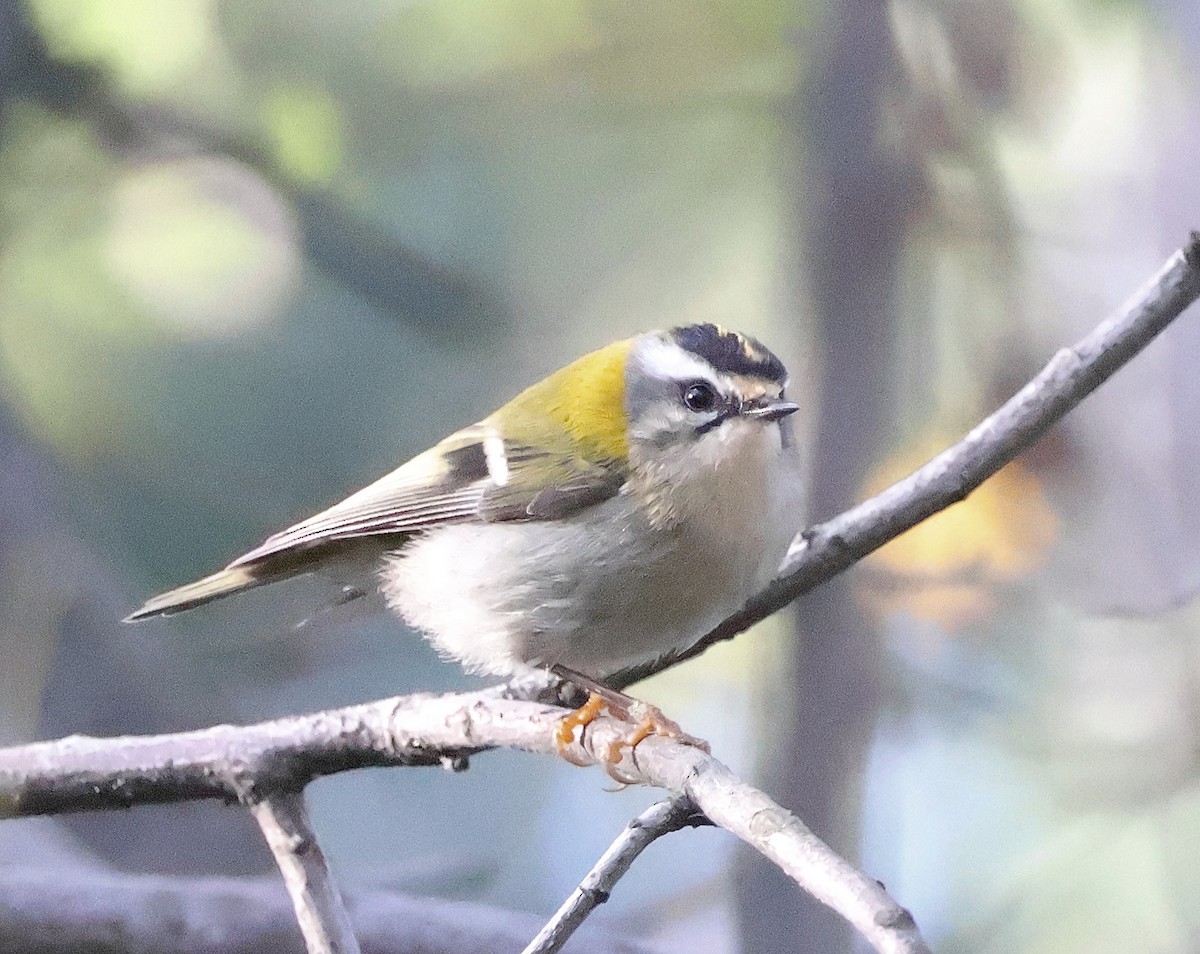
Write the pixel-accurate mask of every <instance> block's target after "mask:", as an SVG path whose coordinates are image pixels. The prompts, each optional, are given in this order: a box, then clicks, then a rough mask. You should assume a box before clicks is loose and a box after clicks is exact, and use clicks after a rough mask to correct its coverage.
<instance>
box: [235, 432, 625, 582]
mask: <svg viewBox="0 0 1200 954" xmlns="http://www.w3.org/2000/svg"><path fill="white" fill-rule="evenodd" d="M624 480H625V476H624V468H622V467H619V466H618V465H616V464H608V463H594V462H590V461H587V460H584V459H582V458H579V457H571V456H562V455H555V454H553V453H551V452H547V451H544V450H535V449H532V448H529V447H523V446H513V445H508V444H505V442H504V441H502V440H501V438H500V437H499V436H498V435H497V434H496V433H495V432H494V431H493V430H492V429H491V428H490V427H488V426H487V425H486V424H477V425H473V426H471V427H468V428H464V429H463V430H461V431H459V432H458V433H456V434H453V435H451V436H450V437H448V438H446V439H445V440H444V441H442V442H441V443H440V444H438V445H437V446H436V447H433V448H431V449H430V450H428V451H426V452H425V453H423V454H421V455H419V456H417V457H414V458H413V459H412V460H410V461H409V462H408V463H406V464H404V465H403V466H401V467H399V468H398V469H396V470H394V471H392V472H391V473H390V474H388V475H387V476H385V477H382V478H380V479H379V480H377V481H375V483H373V484H370V485H369V486H367V487H365V488H363V489H362V490H360V491H358V493H356V494H353V495H351V496H350V497H347V498H346V499H345V500H343V501H342V502H341V503H338V504H334V505H333V506H332V507H330V508H329V509H328V510H324V511H322V512H321V513H318V514H316V515H314V516H312V517H309V518H308V519H307V520H304V521H302V522H300V523H298V524H296V525H295V526H293V527H289V528H288V529H286V530H282V531H280V532H279V533H276V534H274V535H273V536H271V537H268V538H267V539H266V540H264V541H263V542H262V543H261V544H260V545H259V546H257V547H255V548H254V549H253V550H251V551H250V552H249V553H246V554H244V555H243V556H240V557H238V559H236V560H234V561H233V563H231V564H230V565H229V567H228V569H233V568H235V567H241V566H247V565H251V564H256V563H259V562H261V561H262V560H264V559H266V558H268V557H273V556H276V555H277V554H283V553H296V552H297V551H301V550H308V549H310V548H312V547H315V546H318V545H321V544H325V543H330V542H333V541H337V540H353V539H358V538H361V537H369V536H378V535H388V536H403V535H406V534H410V533H416V532H419V531H422V530H428V529H430V528H432V527H436V526H440V525H443V524H448V523H461V522H465V521H472V520H475V521H484V522H496V521H513V520H557V519H562V518H564V517H567V516H570V515H571V514H573V513H575V512H577V511H579V510H582V509H584V508H586V507H589V506H591V505H593V504H596V503H599V502H601V501H603V500H606V499H608V498H609V497H611V496H613V495H614V494H616V493H617V492H618V491H619V490H620V488H621V485H622V484H623V483H624Z"/></svg>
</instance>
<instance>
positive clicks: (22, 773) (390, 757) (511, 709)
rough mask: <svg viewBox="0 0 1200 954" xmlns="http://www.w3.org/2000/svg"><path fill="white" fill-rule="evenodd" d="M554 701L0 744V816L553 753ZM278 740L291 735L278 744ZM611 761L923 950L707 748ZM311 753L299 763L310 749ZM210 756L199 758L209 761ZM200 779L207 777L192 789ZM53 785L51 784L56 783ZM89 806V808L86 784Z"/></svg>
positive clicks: (366, 711) (920, 953) (859, 880)
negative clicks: (484, 753)
mask: <svg viewBox="0 0 1200 954" xmlns="http://www.w3.org/2000/svg"><path fill="white" fill-rule="evenodd" d="M562 717H563V710H562V709H561V708H559V707H557V706H547V705H542V704H540V703H535V702H523V701H520V700H512V699H504V698H501V697H499V696H498V695H497V694H496V693H495V692H493V691H483V692H477V693H462V694H451V695H442V696H431V695H421V696H403V697H399V698H395V699H384V700H381V701H378V702H372V703H366V704H363V705H358V706H349V707H346V708H344V709H331V710H327V711H325V712H320V713H314V714H311V715H305V716H298V717H293V718H289V719H276V720H274V721H271V722H264V723H261V724H259V725H251V726H245V727H243V728H234V727H232V726H217V727H215V728H212V729H204V730H201V731H198V732H184V733H179V734H176V735H162V736H152V737H144V738H137V737H127V738H116V739H93V738H87V737H83V736H73V737H71V738H69V739H64V740H62V741H61V742H42V743H36V744H33V745H26V746H18V747H16V748H10V749H0V813H2V812H3V811H7V813H8V814H9V815H30V814H45V813H50V812H56V811H78V810H80V809H85V808H89V807H115V806H119V805H124V804H127V803H128V797H129V796H128V793H129V792H131V791H133V792H138V793H141V794H142V795H144V796H145V797H147V798H148V799H150V800H153V801H172V800H182V799H191V798H197V797H216V798H224V799H227V800H232V799H237V798H241V797H243V796H244V793H245V790H246V789H247V788H248V787H249V780H251V779H253V780H255V784H254V786H253V791H254V797H255V798H256V799H261V798H265V797H267V796H269V795H271V794H273V793H274V792H278V791H284V792H287V791H295V790H296V789H297V788H298V787H299V786H300V785H303V784H304V783H305V782H307V781H309V780H310V779H312V778H314V777H316V776H317V775H321V774H327V773H328V772H329V771H339V770H341V769H343V768H345V767H347V766H349V765H354V764H367V765H382V764H397V765H411V764H430V763H431V762H436V761H438V760H439V756H446V755H447V754H448V753H449V754H453V756H454V757H455V758H460V757H462V756H465V755H469V754H471V753H473V752H478V751H481V750H482V749H485V748H491V747H495V746H505V747H508V748H516V749H522V750H524V751H527V752H536V753H541V754H547V755H552V754H555V753H557V751H558V744H557V742H556V740H555V730H556V729H557V727H558V723H559V722H560V721H561V719H562ZM628 731H629V727H628V725H627V724H626V723H624V722H622V721H620V720H618V719H616V718H613V717H612V716H610V715H603V716H600V717H599V718H597V719H596V720H595V721H594V722H592V723H591V724H590V725H589V726H588V727H587V730H586V731H585V732H583V733H582V734H581V737H580V738H579V739H577V740H576V741H575V742H574V743H573V744H572V745H571V746H570V748H569V751H568V753H567V754H568V755H569V756H570V757H571V759H572V760H573V761H575V762H578V763H580V764H584V763H593V764H604V765H607V764H608V762H607V759H608V753H609V752H610V750H612V749H613V747H614V746H617V745H619V744H621V743H622V742H623V741H624V739H625V738H626V737H627V734H628ZM288 740H291V743H290V744H289V742H288ZM623 751H624V757H623V758H622V760H621V761H620V762H619V763H618V764H616V765H615V766H613V769H614V771H615V772H617V773H618V774H619V775H620V776H622V777H626V778H629V779H630V780H631V781H633V782H639V783H643V784H648V785H654V786H657V787H659V788H665V789H668V790H669V791H671V792H674V793H676V794H681V795H686V796H687V797H688V798H690V799H691V801H692V802H693V804H694V805H695V806H696V808H697V809H699V810H700V811H701V812H703V813H704V814H705V815H706V816H707V817H708V818H709V819H711V820H712V822H713V823H714V824H716V825H719V826H720V827H722V828H725V829H727V830H728V831H730V832H732V833H733V834H735V835H737V837H739V838H741V839H742V840H743V841H745V842H746V843H747V844H749V845H751V846H752V847H754V848H756V849H757V850H759V851H761V852H762V853H763V854H765V855H766V856H767V857H768V858H770V859H772V860H773V861H775V862H776V863H777V864H779V865H780V867H781V868H783V870H784V871H786V872H787V873H788V874H789V875H790V876H791V877H792V878H794V879H795V880H796V881H797V883H798V884H800V885H801V886H802V887H804V888H805V890H808V891H811V892H812V893H813V894H814V896H816V897H817V898H818V899H820V900H821V901H823V902H824V903H826V904H829V905H830V906H831V907H833V908H834V910H836V911H837V912H838V913H839V914H841V915H842V917H844V918H846V920H848V921H849V922H850V923H851V924H853V925H854V926H855V927H856V928H858V929H859V931H861V932H862V933H863V935H864V937H866V938H867V940H869V941H870V942H871V943H872V944H873V945H874V946H875V948H876V949H877V950H878V951H881V952H894V954H899V952H904V954H924V952H926V951H928V948H927V947H926V946H925V944H924V942H923V941H922V940H921V938H920V935H919V933H918V932H917V929H916V927H915V925H914V924H913V921H912V917H911V916H910V915H909V913H908V912H907V911H906V910H904V908H902V907H901V906H900V905H899V904H897V903H896V902H895V901H894V900H892V899H891V898H890V897H889V896H888V895H887V893H886V892H885V891H884V890H883V889H882V888H881V887H880V886H879V884H878V883H877V882H875V881H873V880H871V879H870V878H868V877H867V876H866V875H864V874H862V873H860V872H859V871H857V870H856V869H855V868H854V867H853V866H851V865H850V864H849V863H848V862H846V861H845V860H843V859H842V858H840V857H838V855H837V854H835V853H834V852H833V851H832V850H831V849H830V848H829V847H828V846H827V845H826V844H824V842H822V841H821V840H820V839H819V838H817V837H816V836H815V835H813V834H812V832H810V831H809V830H808V829H807V828H805V827H804V825H803V824H802V823H801V822H800V820H799V819H797V818H796V817H795V816H793V815H792V814H791V813H790V812H788V811H787V810H786V809H784V808H782V807H781V806H780V805H778V804H776V803H775V802H774V801H772V800H771V799H770V798H769V797H768V796H767V795H765V794H764V793H762V792H760V791H758V790H757V789H755V788H753V787H752V786H750V785H747V784H746V783H745V782H742V781H741V780H740V779H738V778H737V777H736V776H735V775H734V774H733V773H732V772H731V771H730V770H729V769H728V768H727V767H726V766H724V765H723V764H722V763H721V762H719V761H717V760H716V759H714V758H713V757H712V756H711V755H709V754H708V753H706V752H703V751H701V750H700V749H698V748H694V747H692V746H688V745H682V744H680V743H678V742H675V741H672V740H671V739H667V738H663V737H659V736H651V737H650V738H648V739H646V740H645V741H643V742H642V743H641V744H639V745H638V746H637V747H636V748H635V749H634V750H632V751H630V750H629V749H628V747H627V746H626V747H625V749H624V750H623ZM310 752H312V753H315V757H314V758H312V759H310V758H309V755H308V754H309V753H310ZM206 759H207V761H206ZM204 777H207V778H208V779H209V780H210V784H209V785H208V786H207V787H203V786H200V785H198V784H197V779H198V778H204ZM59 782H61V783H62V784H61V785H60V784H59ZM84 786H87V787H90V789H91V791H92V792H93V793H94V798H95V801H94V802H93V803H91V804H89V803H88V800H87V799H86V797H84V792H83V791H82V789H83V787H84Z"/></svg>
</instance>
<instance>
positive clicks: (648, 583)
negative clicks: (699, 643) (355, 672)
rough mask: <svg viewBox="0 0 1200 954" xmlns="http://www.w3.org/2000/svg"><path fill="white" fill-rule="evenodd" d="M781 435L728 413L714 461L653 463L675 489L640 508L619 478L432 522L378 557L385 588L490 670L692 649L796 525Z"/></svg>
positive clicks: (760, 582) (769, 574)
mask: <svg viewBox="0 0 1200 954" xmlns="http://www.w3.org/2000/svg"><path fill="white" fill-rule="evenodd" d="M764 434H769V435H772V439H770V440H763V439H762V438H763V435H764ZM778 434H779V429H778V428H776V427H769V428H763V427H762V425H761V424H758V423H756V422H750V421H731V422H729V423H728V424H727V425H726V426H723V427H721V428H720V429H719V431H715V432H713V434H712V435H711V437H712V438H714V440H713V441H712V443H711V446H706V447H704V449H703V451H702V452H703V453H710V454H712V455H713V461H718V462H719V463H713V464H712V465H711V466H706V465H704V463H705V462H703V461H702V462H700V463H701V466H697V461H695V460H692V461H687V460H685V459H679V460H672V459H668V460H665V461H658V462H657V464H658V473H657V478H658V479H659V480H660V486H669V487H670V488H671V491H670V493H669V495H663V496H662V497H661V499H656V500H655V501H654V505H653V507H652V508H651V509H649V510H648V509H647V507H646V506H645V500H644V499H643V498H642V497H637V496H635V495H634V493H633V492H632V491H631V489H630V488H627V489H626V491H625V492H623V493H622V494H620V495H618V496H617V497H615V498H613V499H611V500H609V501H606V502H604V503H602V504H600V505H597V506H595V507H591V508H588V509H587V510H586V511H583V512H581V513H580V514H578V515H576V516H574V517H571V518H568V519H565V520H555V521H543V522H538V521H533V522H527V523H492V524H458V525H453V526H447V527H444V528H440V529H438V530H435V531H431V532H429V533H428V534H426V535H424V536H421V537H419V538H417V539H415V540H414V541H412V542H411V543H410V544H408V545H407V546H406V547H405V549H404V550H403V551H401V552H400V553H399V554H396V555H394V556H392V557H389V558H388V560H387V562H386V565H385V567H384V570H383V573H382V589H383V592H384V595H385V596H386V598H387V600H388V602H389V604H390V605H391V606H392V607H393V608H394V609H395V610H396V611H397V612H398V613H399V614H400V615H401V616H402V617H403V618H404V619H405V620H406V621H407V622H408V623H409V624H410V625H412V626H414V627H416V628H417V629H419V630H421V631H422V632H423V633H425V635H426V636H427V638H429V640H430V641H431V642H432V643H433V645H434V646H435V647H436V648H437V649H438V650H439V652H441V653H443V654H445V655H447V656H450V657H453V658H454V659H456V660H458V661H460V662H461V663H462V664H463V665H464V666H466V667H467V668H468V669H471V670H474V671H480V672H488V673H493V674H498V675H507V674H509V673H511V672H513V671H514V670H516V669H520V668H522V667H523V666H527V665H549V664H552V663H556V662H557V663H562V664H564V665H566V666H569V667H570V668H572V669H577V670H579V671H581V672H584V673H586V674H588V675H592V676H602V675H603V674H604V673H606V672H612V671H614V670H615V669H618V668H621V667H622V666H625V665H628V664H629V663H631V662H635V661H638V660H642V659H646V658H651V657H656V656H658V655H661V654H662V653H664V652H666V651H668V650H670V649H674V648H678V647H681V646H685V645H688V644H690V643H691V642H692V641H693V640H695V639H696V638H698V637H699V636H701V635H703V633H705V632H707V631H708V630H709V629H711V628H712V627H713V626H714V625H716V624H717V623H718V622H720V621H721V620H722V619H724V618H725V617H726V616H728V615H729V614H730V613H732V612H734V611H735V610H737V609H738V608H740V607H741V605H742V604H743V603H744V602H745V601H746V599H748V598H749V597H750V596H751V595H753V594H754V593H755V592H757V591H758V590H760V589H761V588H762V587H763V586H765V585H766V584H767V583H768V582H769V581H770V580H771V579H772V578H773V577H774V575H775V573H776V571H777V570H778V568H779V565H780V563H781V561H782V560H783V557H784V554H785V553H786V551H787V547H788V544H789V543H790V542H791V540H792V538H793V536H794V535H795V533H796V532H797V531H798V530H799V528H800V526H801V522H802V513H801V500H800V479H799V473H798V466H797V465H795V462H794V461H793V460H792V458H791V457H790V455H789V454H788V451H787V450H785V449H783V448H781V447H780V442H779V439H778ZM717 440H719V441H720V442H721V444H720V445H719V444H718V443H717ZM705 443H707V442H701V444H705ZM693 450H695V448H694V449H693ZM782 462H786V466H781V463H782ZM710 463H711V462H710ZM676 467H678V468H679V469H680V473H672V470H673V469H674V468H676ZM647 489H648V490H650V491H651V492H652V495H653V488H647Z"/></svg>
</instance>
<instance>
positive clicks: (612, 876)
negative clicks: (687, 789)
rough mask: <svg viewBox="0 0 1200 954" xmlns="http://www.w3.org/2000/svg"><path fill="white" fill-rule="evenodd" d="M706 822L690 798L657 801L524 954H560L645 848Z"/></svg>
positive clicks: (594, 868) (619, 839) (628, 828)
mask: <svg viewBox="0 0 1200 954" xmlns="http://www.w3.org/2000/svg"><path fill="white" fill-rule="evenodd" d="M703 824H708V819H706V818H705V817H704V816H703V815H702V814H700V813H699V812H697V811H696V806H695V805H693V804H692V802H691V799H689V798H686V797H684V796H680V795H676V796H675V797H673V798H667V799H664V800H663V801H661V802H655V803H654V804H653V805H651V806H650V807H649V808H647V809H646V810H645V811H644V812H642V813H641V814H640V815H638V817H637V818H635V819H634V820H633V821H631V822H630V823H629V824H628V825H627V826H626V827H625V830H624V831H622V832H621V834H620V835H618V836H617V839H616V841H614V842H613V843H612V844H611V845H610V846H609V848H608V850H607V851H606V852H604V854H603V855H601V856H600V860H599V861H597V862H596V863H595V864H594V865H593V866H592V869H591V870H590V871H589V872H588V873H587V874H586V875H585V876H584V878H583V880H582V881H581V882H580V883H579V887H578V888H576V889H575V890H574V891H572V892H571V896H570V897H568V898H567V900H566V901H564V902H563V904H562V907H560V908H559V909H558V910H557V911H555V912H554V916H553V917H552V918H551V919H550V920H549V921H548V922H546V926H545V927H543V928H542V929H541V930H540V931H539V932H538V935H537V937H535V938H534V939H533V940H532V941H530V942H529V944H528V946H526V948H525V950H524V951H522V952H521V954H556V952H557V951H560V950H562V946H563V945H564V944H566V943H567V940H568V938H570V937H571V935H572V934H574V933H575V931H576V930H578V928H579V926H580V925H581V924H583V922H584V919H585V918H586V917H587V916H588V915H589V914H591V913H592V911H594V910H595V909H596V908H597V907H599V906H600V905H602V904H604V902H606V901H607V900H608V898H609V895H610V894H612V890H613V888H615V887H616V885H617V882H618V881H620V880H621V878H622V876H623V875H624V874H625V872H627V871H628V870H629V868H630V866H632V865H633V863H634V862H635V861H636V860H637V858H638V856H639V855H640V854H641V853H642V852H643V851H645V850H646V849H647V848H649V847H650V845H652V844H653V843H654V842H655V841H657V840H658V839H659V838H661V837H662V836H663V835H669V834H670V833H671V832H673V831H679V829H681V828H687V827H689V826H694V825H703Z"/></svg>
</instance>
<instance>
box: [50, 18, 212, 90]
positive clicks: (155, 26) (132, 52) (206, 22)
mask: <svg viewBox="0 0 1200 954" xmlns="http://www.w3.org/2000/svg"><path fill="white" fill-rule="evenodd" d="M30 7H31V9H32V12H33V16H34V20H35V22H36V24H37V26H38V27H39V29H40V30H41V32H42V35H43V36H44V37H45V40H46V45H47V47H48V48H49V50H50V52H51V54H53V55H54V56H58V57H62V58H64V59H68V60H70V59H80V60H90V61H95V62H100V63H104V64H106V65H108V66H109V67H111V69H112V70H113V73H114V75H115V76H116V78H117V79H118V82H120V83H121V84H122V85H123V86H124V87H125V88H126V89H127V90H128V91H129V92H131V93H141V94H145V93H154V92H157V91H158V90H160V89H162V87H164V86H169V85H171V84H172V83H177V82H179V81H181V80H182V79H184V78H185V77H186V76H188V74H190V73H191V72H193V71H194V70H196V69H197V68H198V67H200V66H201V65H202V64H203V63H204V61H205V59H206V58H207V57H210V56H211V55H212V54H213V52H214V50H213V48H214V47H215V46H216V35H215V33H214V31H213V23H212V3H211V0H172V2H171V3H161V2H159V0H106V2H105V3H99V4H98V3H92V2H89V0H30Z"/></svg>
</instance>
